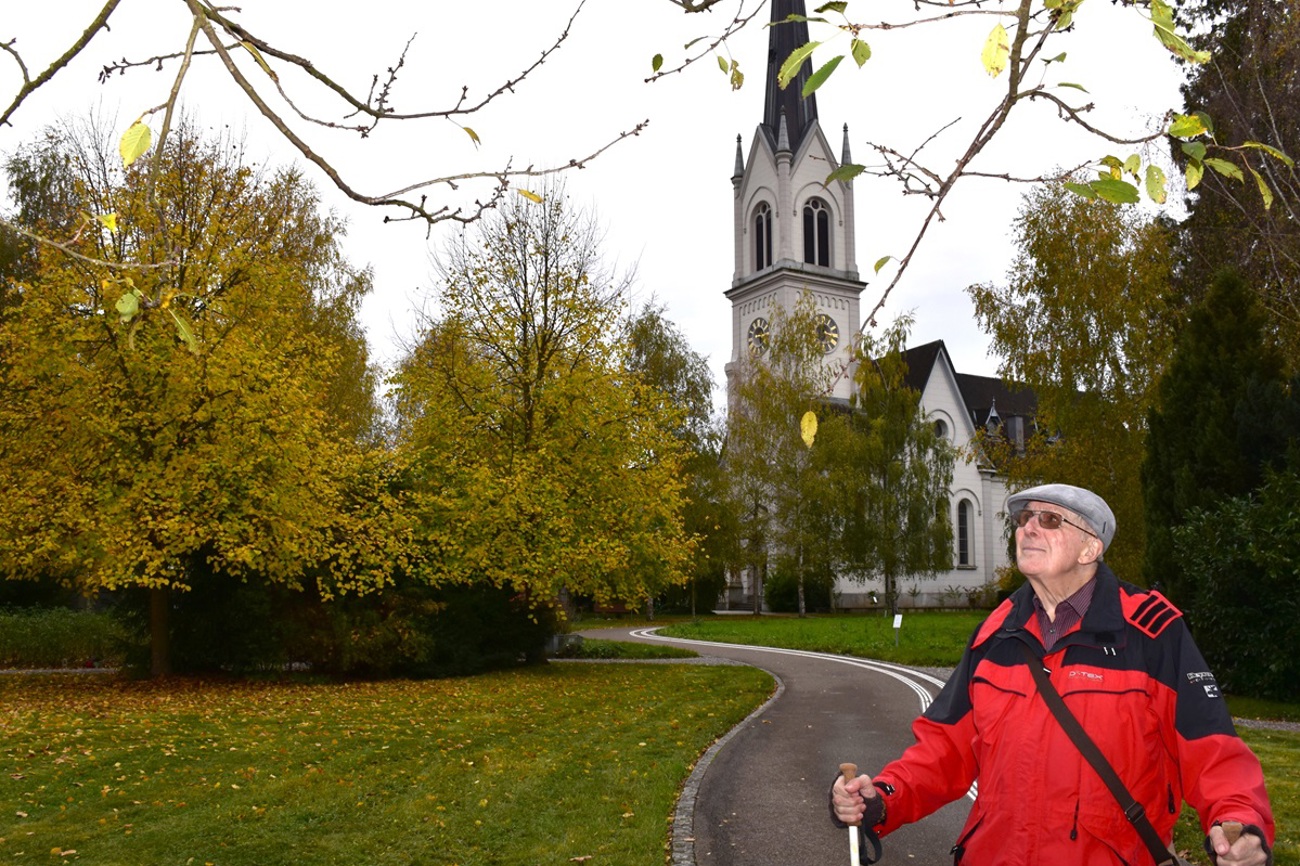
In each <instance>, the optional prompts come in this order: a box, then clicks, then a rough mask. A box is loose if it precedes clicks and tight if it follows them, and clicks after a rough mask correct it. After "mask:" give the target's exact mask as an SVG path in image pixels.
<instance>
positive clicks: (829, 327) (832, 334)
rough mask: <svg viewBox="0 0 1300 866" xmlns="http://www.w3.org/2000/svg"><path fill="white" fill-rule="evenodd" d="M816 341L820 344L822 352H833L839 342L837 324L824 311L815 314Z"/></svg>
mask: <svg viewBox="0 0 1300 866" xmlns="http://www.w3.org/2000/svg"><path fill="white" fill-rule="evenodd" d="M817 342H818V343H820V344H821V347H822V351H823V352H833V351H835V347H836V346H838V345H839V344H840V328H839V325H836V324H835V320H834V319H832V318H831V317H830V316H828V315H826V314H825V313H821V314H819V315H818V316H817Z"/></svg>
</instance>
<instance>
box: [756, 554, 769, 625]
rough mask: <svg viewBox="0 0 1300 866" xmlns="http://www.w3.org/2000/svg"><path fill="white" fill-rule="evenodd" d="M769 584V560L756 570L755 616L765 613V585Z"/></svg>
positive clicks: (765, 560) (761, 563)
mask: <svg viewBox="0 0 1300 866" xmlns="http://www.w3.org/2000/svg"><path fill="white" fill-rule="evenodd" d="M766 583H767V558H766V557H764V558H763V561H762V562H760V563H759V564H758V568H757V569H755V570H754V616H758V615H759V614H760V613H762V612H763V585H764V584H766Z"/></svg>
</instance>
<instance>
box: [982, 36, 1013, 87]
mask: <svg viewBox="0 0 1300 866" xmlns="http://www.w3.org/2000/svg"><path fill="white" fill-rule="evenodd" d="M1010 56H1011V41H1010V40H1009V39H1008V38H1007V29H1006V28H1005V27H1003V26H1002V25H1001V24H999V25H997V26H996V27H994V28H993V32H991V33H989V38H988V39H986V40H984V50H983V51H982V52H981V53H980V61H981V62H982V63H983V64H984V71H985V72H987V73H988V74H989V75H991V76H993V77H994V78H997V77H998V76H999V75H1001V74H1002V73H1003V72H1005V71H1006V68H1007V58H1009V57H1010Z"/></svg>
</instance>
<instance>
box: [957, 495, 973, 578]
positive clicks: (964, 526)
mask: <svg viewBox="0 0 1300 866" xmlns="http://www.w3.org/2000/svg"><path fill="white" fill-rule="evenodd" d="M973 512H974V509H972V508H971V504H970V500H969V499H963V500H962V501H961V502H960V503H958V504H957V567H958V568H960V567H961V566H963V565H966V566H971V565H974V564H975V546H974V529H975V526H974V520H973Z"/></svg>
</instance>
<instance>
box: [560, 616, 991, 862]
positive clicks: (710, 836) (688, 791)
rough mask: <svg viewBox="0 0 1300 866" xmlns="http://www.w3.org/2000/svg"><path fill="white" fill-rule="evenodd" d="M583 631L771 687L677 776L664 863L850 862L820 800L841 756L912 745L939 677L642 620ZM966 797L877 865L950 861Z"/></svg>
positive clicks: (870, 758)
mask: <svg viewBox="0 0 1300 866" xmlns="http://www.w3.org/2000/svg"><path fill="white" fill-rule="evenodd" d="M582 634H583V635H584V636H586V637H591V638H602V639H606V640H630V641H643V642H655V643H668V644H671V645H674V646H681V647H685V648H687V649H692V650H695V651H696V652H698V653H700V655H702V656H706V657H715V658H720V659H727V660H730V661H734V662H740V663H742V664H747V665H752V666H754V667H758V668H762V669H763V670H766V671H768V672H769V673H771V674H772V675H773V676H774V677H776V679H777V682H778V690H777V693H776V694H775V695H774V697H773V698H772V699H771V700H770V701H768V702H767V703H766V704H765V705H764V706H762V707H760V708H759V709H758V710H756V711H755V712H754V713H753V714H752V715H750V716H749V718H747V719H745V720H744V721H743V722H742V723H741V724H740V725H738V726H737V727H736V728H734V729H733V730H732V731H731V732H730V733H729V734H727V736H725V737H724V738H722V739H721V740H719V742H718V743H716V744H715V745H714V746H713V748H711V749H710V750H709V752H708V753H706V755H705V756H704V757H703V758H702V759H701V760H700V762H699V764H698V765H697V766H696V769H695V772H694V773H693V774H692V776H691V779H690V780H688V782H687V784H686V786H685V788H684V790H683V794H682V799H681V802H680V803H679V806H678V814H677V817H676V819H675V821H674V830H673V866H820V864H841V866H843V864H846V863H849V850H848V845H849V842H848V832H847V831H846V830H843V829H836V828H835V827H834V826H833V825H832V824H831V822H830V817H829V809H828V805H827V796H828V792H829V790H830V786H831V783H832V782H833V781H834V779H835V776H836V774H837V773H838V771H839V770H838V768H839V765H840V763H841V762H845V761H851V762H853V763H855V764H857V765H858V766H859V768H860V769H861V771H862V772H865V773H871V772H874V771H875V770H877V769H879V768H880V767H881V766H883V765H884V764H885V763H887V762H888V761H890V760H892V759H893V758H895V757H897V756H898V755H900V754H901V753H902V752H903V750H904V749H906V748H907V747H908V746H909V745H911V744H912V734H911V723H912V721H913V720H914V719H915V718H916V716H917V715H918V714H919V713H920V712H921V711H922V710H923V709H924V708H925V707H926V706H928V705H929V703H930V700H931V699H932V698H933V696H934V695H935V694H937V692H938V690H939V687H940V685H941V683H940V681H939V680H938V679H936V678H935V677H934V676H932V675H930V674H927V673H925V672H923V671H916V670H912V669H909V668H904V667H901V666H898V665H891V664H886V663H884V662H874V661H868V660H865V659H855V658H851V657H848V656H835V655H827V654H823V653H810V652H802V651H794V650H781V649H774V648H767V647H750V646H741V645H737V644H717V643H705V642H701V641H687V640H677V639H670V638H660V637H657V636H655V635H654V634H653V629H646V628H644V627H638V628H618V629H599V630H591V631H586V632H583V633H582ZM970 805H971V800H970V799H969V797H967V798H963V799H961V800H959V801H957V802H955V803H952V804H950V805H948V806H945V807H944V808H943V809H941V810H939V811H938V812H936V813H935V814H933V815H931V816H930V817H928V818H926V819H925V820H924V821H920V822H918V823H916V824H913V825H911V826H908V827H904V828H902V829H900V830H898V831H896V832H894V833H893V834H891V835H890V836H889V837H887V838H886V839H885V840H884V858H883V859H882V860H881V866H890V864H903V863H907V864H916V866H942V864H950V863H952V855H951V854H950V853H949V851H950V850H951V848H952V845H953V843H954V842H955V841H956V839H957V836H958V834H959V831H960V830H961V826H962V824H963V823H964V822H965V820H966V816H967V814H968V813H969V811H970ZM854 866H856V864H854Z"/></svg>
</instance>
